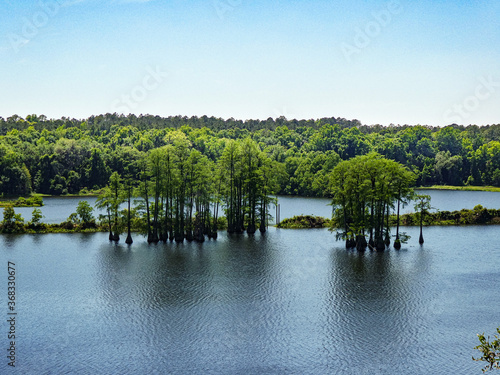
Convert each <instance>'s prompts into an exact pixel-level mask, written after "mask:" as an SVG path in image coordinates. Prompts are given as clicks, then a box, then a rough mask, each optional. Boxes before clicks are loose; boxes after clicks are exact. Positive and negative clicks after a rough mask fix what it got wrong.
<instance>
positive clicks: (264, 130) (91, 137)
mask: <svg viewBox="0 0 500 375" xmlns="http://www.w3.org/2000/svg"><path fill="white" fill-rule="evenodd" d="M179 132H180V133H183V134H184V136H185V137H186V138H187V139H188V141H189V142H190V146H189V148H190V149H194V150H197V151H198V152H199V153H200V154H201V155H203V156H204V157H206V158H207V159H208V160H209V161H211V162H213V163H218V162H219V160H220V159H221V157H222V155H223V152H224V150H225V149H226V146H227V144H229V143H230V142H231V141H242V140H244V139H247V138H250V139H251V140H252V141H254V142H255V143H256V145H257V146H258V147H259V149H260V150H261V151H262V152H263V153H265V154H266V155H267V156H268V158H269V159H270V160H271V161H272V162H274V163H277V164H278V165H279V166H280V169H281V170H282V171H283V173H282V174H280V178H279V181H278V188H277V193H278V194H283V195H303V196H329V195H330V190H329V186H328V185H329V178H328V176H329V174H330V173H331V172H332V171H333V169H334V168H335V166H336V165H337V164H339V163H340V162H341V161H345V160H349V159H351V158H354V157H355V156H360V155H367V154H369V153H371V152H377V153H378V154H380V155H383V156H384V157H386V158H387V159H390V160H394V161H396V162H399V163H401V164H402V165H404V166H405V167H407V168H408V170H410V171H411V172H413V173H414V175H415V176H416V177H415V183H416V185H417V186H429V185H458V186H460V185H473V186H474V185H475V186H481V185H493V186H500V125H491V126H484V127H478V126H473V125H471V126H467V127H463V126H457V125H453V126H448V127H445V128H436V127H428V126H388V127H382V126H365V125H361V124H360V123H359V121H357V120H352V121H350V120H345V119H341V118H333V117H332V118H325V119H321V120H316V121H314V120H300V121H299V120H286V119H285V118H284V117H280V118H277V119H267V120H265V121H264V120H247V121H239V120H234V119H228V120H223V119H218V118H213V117H206V116H202V117H189V118H188V117H181V116H176V117H168V118H162V117H159V116H139V117H137V116H134V115H129V116H122V115H120V116H119V115H116V114H107V115H100V116H92V117H90V118H88V119H85V120H76V119H69V118H62V119H47V118H46V117H45V116H37V115H30V116H27V117H26V118H22V117H19V116H11V117H9V118H7V119H3V118H0V193H1V194H4V195H29V194H30V193H32V192H37V193H43V194H53V195H58V194H78V193H85V192H88V191H90V190H96V189H101V188H103V187H104V186H106V185H107V183H108V181H109V178H110V176H111V175H112V173H114V172H117V173H118V174H119V175H120V176H124V174H125V173H126V170H127V169H129V168H130V167H129V164H137V161H138V160H142V159H144V158H145V157H146V155H147V154H149V153H150V152H151V151H152V150H154V149H158V148H162V147H164V146H167V145H168V144H169V142H170V141H169V139H170V138H171V137H172V136H175V134H178V133H179ZM237 189H238V186H235V194H237ZM235 204H236V203H235Z"/></svg>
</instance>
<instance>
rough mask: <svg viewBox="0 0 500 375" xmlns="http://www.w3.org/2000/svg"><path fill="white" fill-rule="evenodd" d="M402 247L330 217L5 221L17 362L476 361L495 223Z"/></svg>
mask: <svg viewBox="0 0 500 375" xmlns="http://www.w3.org/2000/svg"><path fill="white" fill-rule="evenodd" d="M404 230H405V231H407V232H408V233H409V234H410V235H412V239H411V240H410V243H409V244H408V245H404V246H403V248H402V249H401V250H400V251H395V250H388V251H386V252H384V253H372V252H366V253H365V254H359V253H357V252H353V251H346V250H345V249H344V248H343V246H342V243H340V242H335V240H334V235H333V234H331V233H329V232H328V231H327V230H323V229H314V230H283V229H275V228H270V230H269V232H268V233H266V234H265V235H260V234H256V235H255V236H247V235H240V236H237V235H235V236H232V235H227V234H226V233H225V232H220V233H219V234H220V236H219V239H218V240H217V241H206V242H205V243H203V244H198V243H184V244H175V243H167V244H159V245H153V246H149V245H147V243H145V241H144V239H142V238H141V237H138V236H136V237H135V242H134V244H133V245H132V246H131V247H128V246H126V245H125V244H123V243H119V244H118V245H115V244H112V243H109V241H108V240H107V234H105V233H96V234H48V235H19V236H15V235H14V236H13V235H9V236H8V235H2V236H0V261H1V263H2V264H3V266H2V267H1V268H0V269H1V270H2V271H0V290H2V291H4V292H3V295H2V297H0V301H3V302H2V305H3V306H4V308H2V310H1V311H3V312H2V314H4V318H3V320H4V323H3V324H2V325H3V329H2V330H1V331H2V332H4V333H3V334H2V335H1V336H0V347H3V348H6V347H7V344H8V342H7V341H8V340H7V337H6V332H7V328H8V327H7V323H6V319H7V318H6V317H7V314H6V306H7V304H6V290H7V289H6V283H7V267H6V264H7V261H8V260H9V261H12V262H15V263H16V281H17V290H16V293H17V309H18V316H17V319H18V320H17V327H16V328H17V332H18V338H17V339H16V343H17V344H16V345H17V353H16V355H17V361H16V369H15V370H14V371H12V369H10V368H8V366H7V359H6V358H5V356H1V357H0V358H3V359H0V373H16V374H375V375H377V374H412V375H413V374H417V375H418V374H425V375H428V374H437V373H440V374H441V373H445V374H474V373H480V368H481V365H480V364H479V363H476V362H473V361H472V360H471V356H473V355H477V353H476V352H475V351H474V350H473V347H474V346H475V345H476V344H477V343H478V340H477V337H476V333H482V332H488V333H494V331H495V328H496V327H497V326H498V325H499V324H500V310H499V309H498V306H500V293H498V290H500V267H499V265H500V245H498V243H499V241H498V230H499V229H498V227H496V226H486V227H434V228H425V231H424V236H425V239H426V242H425V244H424V246H423V247H420V246H419V245H418V244H417V239H418V232H417V230H418V229H417V228H404Z"/></svg>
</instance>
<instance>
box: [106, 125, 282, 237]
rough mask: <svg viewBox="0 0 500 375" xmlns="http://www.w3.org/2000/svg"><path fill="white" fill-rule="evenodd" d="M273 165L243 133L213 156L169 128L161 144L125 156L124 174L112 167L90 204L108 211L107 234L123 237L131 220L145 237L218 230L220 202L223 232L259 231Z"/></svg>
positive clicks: (272, 188) (275, 175) (272, 189)
mask: <svg viewBox="0 0 500 375" xmlns="http://www.w3.org/2000/svg"><path fill="white" fill-rule="evenodd" d="M279 171H280V165H279V164H278V163H277V162H275V161H273V160H272V159H271V158H270V157H269V155H268V154H266V153H265V152H263V151H262V150H261V149H260V147H259V145H258V144H257V143H256V142H255V141H254V140H252V139H250V138H245V139H243V140H229V141H228V142H227V143H226V145H225V147H224V150H223V151H222V155H221V157H220V158H219V159H218V160H217V161H216V162H214V161H212V160H210V159H209V158H208V157H207V156H205V155H203V154H202V153H201V152H200V151H198V150H196V149H195V148H193V147H192V145H191V142H190V141H189V139H188V137H187V136H186V135H185V134H184V133H183V132H180V131H179V132H172V133H169V134H168V140H167V145H165V146H162V147H159V148H155V149H152V150H150V151H148V152H146V153H145V155H144V157H143V158H139V159H137V160H136V161H135V162H134V163H128V164H127V167H126V169H125V171H124V172H123V174H121V175H120V174H119V173H118V172H113V173H112V174H111V176H110V178H109V183H108V185H107V186H106V187H105V188H104V189H103V190H102V192H101V194H100V195H99V198H98V200H97V206H98V207H99V208H102V209H104V210H105V211H106V212H107V215H106V217H104V218H103V219H104V221H105V222H106V223H107V225H108V228H109V239H110V240H113V241H118V240H119V239H120V234H121V233H122V232H123V231H124V230H125V228H126V232H127V238H126V240H125V242H126V243H132V242H133V239H132V235H131V231H132V228H134V229H135V230H139V231H141V232H142V233H144V234H145V235H146V237H147V241H148V242H149V243H151V242H153V243H156V242H159V241H163V242H165V241H167V240H171V241H174V240H175V241H176V242H182V241H184V239H187V240H188V241H192V240H195V241H200V242H202V241H204V240H205V236H208V238H217V230H218V229H219V222H220V220H219V211H222V209H224V217H225V220H226V223H227V230H228V232H230V233H243V231H246V232H247V233H249V234H253V233H255V232H256V231H257V230H259V231H260V232H262V233H263V232H265V231H266V230H267V220H268V216H269V214H268V210H269V206H270V204H271V203H272V202H273V198H272V195H273V194H275V193H276V191H277V190H278V186H279V184H278V179H279V177H280V173H279ZM123 204H126V208H125V209H123V207H122V205H123Z"/></svg>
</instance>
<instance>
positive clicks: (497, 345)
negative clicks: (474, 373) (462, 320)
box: [472, 327, 500, 372]
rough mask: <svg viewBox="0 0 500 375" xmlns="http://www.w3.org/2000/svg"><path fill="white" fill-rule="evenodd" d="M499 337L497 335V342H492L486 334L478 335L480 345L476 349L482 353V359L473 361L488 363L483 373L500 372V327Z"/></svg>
mask: <svg viewBox="0 0 500 375" xmlns="http://www.w3.org/2000/svg"><path fill="white" fill-rule="evenodd" d="M497 332H498V335H495V340H493V341H491V342H490V338H489V337H488V338H486V337H485V336H484V333H483V334H482V335H477V337H478V338H479V342H480V344H479V345H478V346H476V347H475V348H474V349H477V350H479V351H480V352H481V357H479V358H474V357H472V359H473V360H474V361H481V362H486V363H487V364H486V366H485V367H484V368H483V372H486V371H489V370H493V369H497V370H500V336H499V335H500V327H499V328H497Z"/></svg>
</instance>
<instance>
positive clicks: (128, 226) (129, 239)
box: [125, 187, 134, 245]
mask: <svg viewBox="0 0 500 375" xmlns="http://www.w3.org/2000/svg"><path fill="white" fill-rule="evenodd" d="M132 242H134V241H133V240H132V235H131V234H130V187H129V188H128V215H127V239H126V240H125V243H126V244H128V245H130V244H132Z"/></svg>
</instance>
